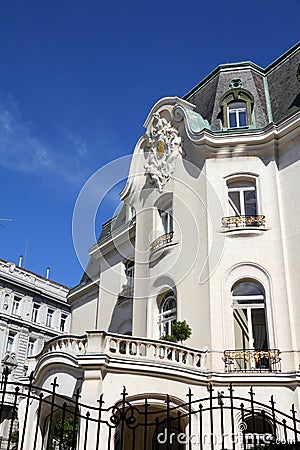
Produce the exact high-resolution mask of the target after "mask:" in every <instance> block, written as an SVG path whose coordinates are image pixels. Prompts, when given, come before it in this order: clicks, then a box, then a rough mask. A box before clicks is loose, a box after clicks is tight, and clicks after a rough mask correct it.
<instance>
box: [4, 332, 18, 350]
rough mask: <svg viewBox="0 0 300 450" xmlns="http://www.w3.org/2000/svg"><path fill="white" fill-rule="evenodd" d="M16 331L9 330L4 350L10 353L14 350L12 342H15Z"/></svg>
mask: <svg viewBox="0 0 300 450" xmlns="http://www.w3.org/2000/svg"><path fill="white" fill-rule="evenodd" d="M15 338H16V333H13V332H12V331H10V332H9V334H8V337H7V343H6V351H7V352H8V353H11V352H13V351H14V343H15Z"/></svg>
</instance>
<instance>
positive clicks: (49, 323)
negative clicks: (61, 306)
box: [46, 308, 54, 328]
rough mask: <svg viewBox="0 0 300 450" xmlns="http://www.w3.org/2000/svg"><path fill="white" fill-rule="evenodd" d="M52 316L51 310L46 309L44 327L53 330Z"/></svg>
mask: <svg viewBox="0 0 300 450" xmlns="http://www.w3.org/2000/svg"><path fill="white" fill-rule="evenodd" d="M53 314H54V311H53V309H50V308H48V309H47V315H46V327H49V328H53Z"/></svg>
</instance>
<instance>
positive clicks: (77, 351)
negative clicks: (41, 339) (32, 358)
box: [41, 335, 87, 355]
mask: <svg viewBox="0 0 300 450" xmlns="http://www.w3.org/2000/svg"><path fill="white" fill-rule="evenodd" d="M86 345H87V337H86V336H74V335H65V336H60V337H58V338H54V339H51V340H50V341H48V342H46V344H45V346H44V348H43V350H42V352H41V354H45V353H49V352H63V353H71V354H73V355H83V354H85V352H86Z"/></svg>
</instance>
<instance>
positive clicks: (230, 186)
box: [226, 177, 260, 217]
mask: <svg viewBox="0 0 300 450" xmlns="http://www.w3.org/2000/svg"><path fill="white" fill-rule="evenodd" d="M238 183H240V184H241V186H238ZM246 183H247V184H248V186H242V184H246ZM226 187H227V201H228V215H229V216H231V215H232V214H231V210H233V212H234V215H235V216H236V217H239V216H247V214H246V209H245V206H246V202H245V192H255V201H256V214H255V215H257V216H258V215H260V203H259V197H258V183H257V179H256V178H254V177H253V178H245V179H243V178H230V179H228V180H227V182H226ZM231 192H237V193H239V201H240V208H241V211H238V209H237V208H236V206H235V204H234V203H233V201H232V200H231V198H230V193H231Z"/></svg>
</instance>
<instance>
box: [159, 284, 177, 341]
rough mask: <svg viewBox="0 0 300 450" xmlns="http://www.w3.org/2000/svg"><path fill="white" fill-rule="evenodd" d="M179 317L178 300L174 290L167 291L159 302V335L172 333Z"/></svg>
mask: <svg viewBox="0 0 300 450" xmlns="http://www.w3.org/2000/svg"><path fill="white" fill-rule="evenodd" d="M176 319H177V302H176V297H175V295H174V293H173V291H168V292H167V293H165V294H164V295H163V297H162V299H161V301H160V304H159V315H158V326H159V335H160V337H161V336H164V335H169V336H171V334H172V324H173V323H175V322H176Z"/></svg>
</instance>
